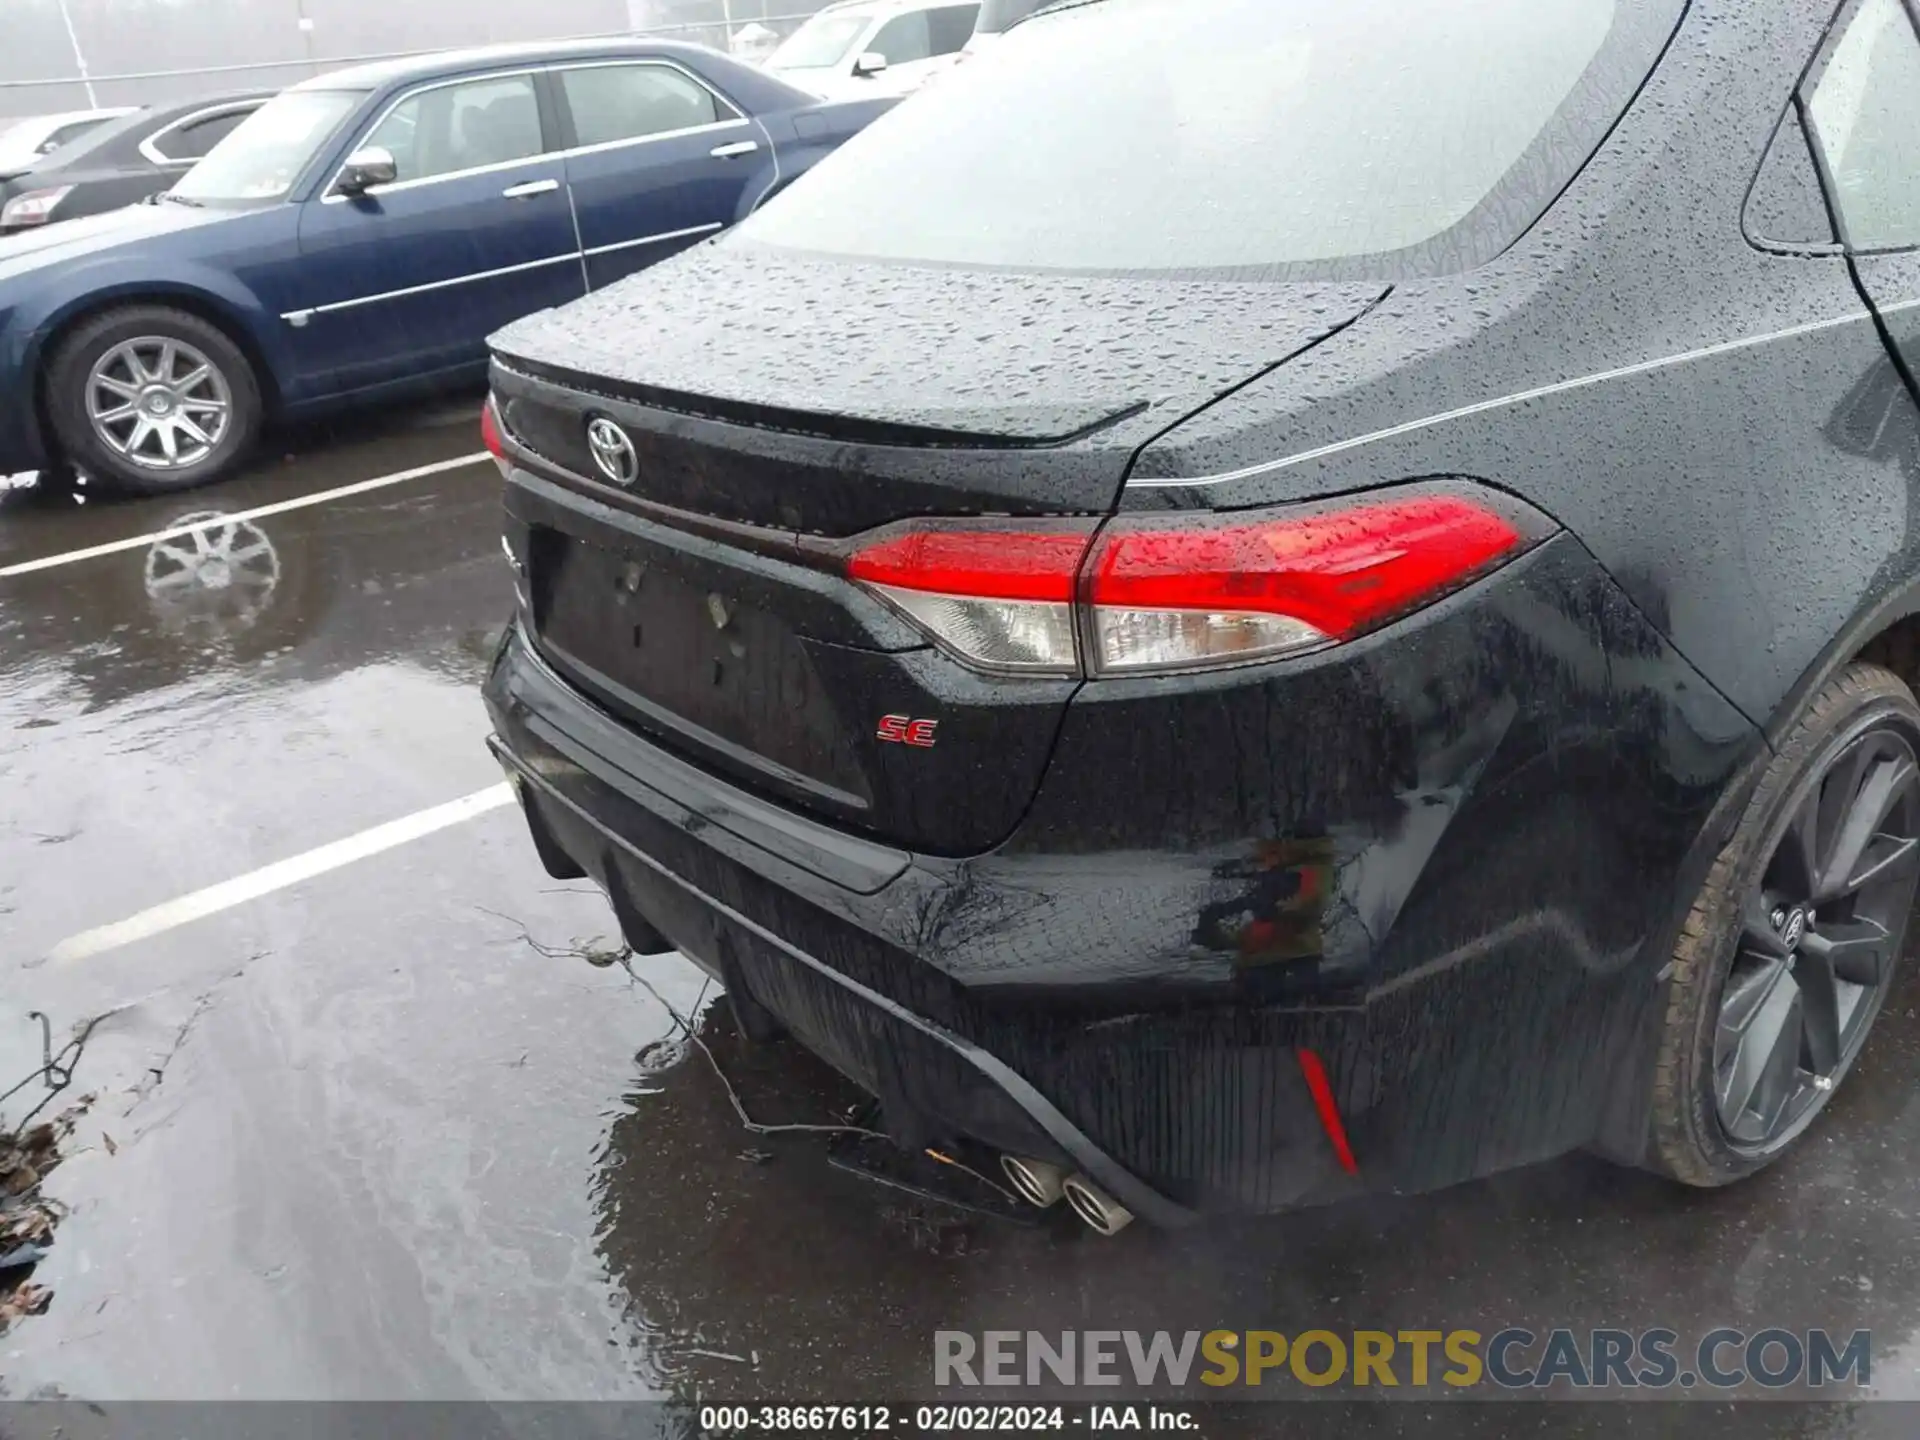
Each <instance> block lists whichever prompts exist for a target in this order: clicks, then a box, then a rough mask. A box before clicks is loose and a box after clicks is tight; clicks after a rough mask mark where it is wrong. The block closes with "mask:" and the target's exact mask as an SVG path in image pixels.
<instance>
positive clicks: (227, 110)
mask: <svg viewBox="0 0 1920 1440" xmlns="http://www.w3.org/2000/svg"><path fill="white" fill-rule="evenodd" d="M266 103H267V102H266V101H265V100H240V101H232V100H230V101H228V102H227V103H225V104H223V105H209V106H207V107H206V108H205V109H204V110H195V111H193V112H192V113H191V114H188V115H182V116H181V117H180V118H179V119H178V120H175V121H174V122H173V123H172V124H171V125H162V126H161V127H160V128H159V129H158V130H156V131H154V132H153V133H152V134H151V135H149V136H147V138H146V139H144V140H142V141H141V142H140V144H139V145H138V146H137V147H135V148H137V149H138V150H139V151H140V154H141V155H142V157H144V158H145V159H147V160H151V161H152V162H153V163H154V164H155V165H159V166H161V167H163V168H166V167H171V166H174V165H196V164H198V163H199V160H197V159H194V158H192V157H183V158H178V159H176V158H175V157H174V156H172V155H169V154H167V153H166V152H165V151H164V150H162V149H161V148H160V142H161V141H162V140H163V139H165V138H166V137H167V136H169V135H171V134H173V132H174V131H176V130H184V129H185V128H186V127H187V126H189V125H194V124H197V123H198V122H200V121H202V120H217V119H219V118H220V117H221V116H222V115H233V114H237V113H239V112H241V111H245V112H246V113H247V114H249V115H251V114H252V113H253V112H254V111H255V110H258V109H259V108H260V107H261V106H262V105H265V104H266ZM204 158H205V157H204V156H202V157H200V159H204Z"/></svg>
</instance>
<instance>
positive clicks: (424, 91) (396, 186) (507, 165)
mask: <svg viewBox="0 0 1920 1440" xmlns="http://www.w3.org/2000/svg"><path fill="white" fill-rule="evenodd" d="M546 68H547V67H546V66H544V65H521V66H518V67H516V68H515V69H512V70H489V71H486V72H485V73H484V74H479V75H455V76H452V77H451V78H449V79H444V80H427V81H423V82H422V83H421V84H418V85H415V86H414V87H413V88H412V89H410V90H403V91H401V92H400V93H399V94H398V95H396V96H394V97H393V99H392V100H390V101H389V102H388V103H387V107H386V109H384V110H382V111H381V112H380V113H379V114H378V115H377V116H375V117H374V120H373V123H372V124H371V125H368V126H366V127H365V128H364V129H363V130H361V132H360V134H359V136H358V138H356V139H355V140H354V142H353V144H351V145H349V146H348V147H347V157H349V158H350V157H351V156H352V155H353V153H354V152H355V151H357V150H359V149H361V148H362V147H364V146H365V145H366V143H367V141H369V140H370V139H372V138H373V136H374V134H375V133H376V132H377V131H378V130H379V129H380V127H381V126H382V125H384V124H386V123H387V119H388V117H389V116H391V115H392V114H393V112H394V111H396V110H398V109H399V108H400V107H401V106H402V105H404V104H406V103H407V102H408V101H409V100H412V99H414V98H415V97H416V96H420V95H429V94H432V93H433V92H434V91H435V90H450V89H452V88H453V87H454V86H456V85H482V84H485V83H486V82H487V81H490V80H517V79H519V78H520V77H521V76H525V77H526V78H527V80H528V81H529V83H531V84H532V85H533V90H534V100H535V103H536V104H537V103H538V101H539V98H540V86H539V76H540V72H541V71H542V70H544V69H546ZM545 136H546V121H545V117H544V116H543V117H542V119H541V138H542V139H545ZM562 153H563V152H561V151H559V150H542V151H541V152H540V153H539V154H537V155H525V156H522V157H521V158H519V159H517V160H499V161H496V162H494V163H493V164H491V165H474V166H470V167H469V168H467V169H465V170H448V171H446V172H444V173H442V174H439V175H425V176H422V177H421V178H420V179H418V180H396V181H394V183H393V184H391V185H375V186H372V187H371V188H369V189H367V190H364V191H362V192H361V193H362V194H364V195H391V194H393V193H394V192H395V191H397V190H413V189H417V188H418V187H420V186H423V185H438V184H441V183H442V182H443V181H447V180H463V179H465V178H466V177H467V176H469V175H486V174H489V173H491V172H493V171H496V170H511V169H514V168H515V167H517V166H521V165H531V164H533V163H535V162H536V161H539V160H552V159H556V158H557V157H559V156H560V155H561V154H562ZM346 168H347V161H346V158H343V159H342V160H341V162H340V165H339V168H338V169H336V170H335V171H334V172H333V177H332V178H331V179H330V180H328V181H327V184H326V189H325V191H324V192H323V193H322V195H321V202H320V203H321V204H323V205H344V204H345V203H346V202H347V201H348V200H351V199H354V198H356V197H354V196H351V195H339V194H336V193H335V192H334V188H333V187H334V186H336V185H338V184H339V183H340V176H341V174H342V173H343V172H344V171H345V170H346Z"/></svg>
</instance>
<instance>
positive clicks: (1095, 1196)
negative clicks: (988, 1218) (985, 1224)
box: [1000, 1155, 1133, 1237]
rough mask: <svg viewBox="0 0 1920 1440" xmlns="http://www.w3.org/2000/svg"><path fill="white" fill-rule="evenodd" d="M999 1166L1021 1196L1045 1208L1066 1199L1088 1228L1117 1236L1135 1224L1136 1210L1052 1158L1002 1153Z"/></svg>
mask: <svg viewBox="0 0 1920 1440" xmlns="http://www.w3.org/2000/svg"><path fill="white" fill-rule="evenodd" d="M1000 1168H1001V1169H1002V1170H1004V1171H1006V1173H1007V1180H1008V1181H1009V1182H1010V1183H1011V1184H1012V1186H1013V1188H1014V1189H1015V1190H1016V1191H1018V1192H1019V1195H1020V1198H1021V1199H1023V1200H1025V1201H1027V1202H1029V1203H1030V1204H1033V1205H1038V1206H1039V1207H1040V1208H1041V1209H1043V1210H1044V1209H1045V1208H1047V1207H1048V1206H1050V1205H1057V1204H1058V1203H1059V1202H1060V1201H1061V1200H1063V1199H1064V1200H1065V1201H1066V1202H1067V1205H1068V1207H1069V1208H1071V1209H1072V1211H1073V1213H1074V1214H1075V1215H1078V1216H1079V1217H1080V1218H1081V1219H1082V1220H1084V1221H1085V1222H1086V1223H1087V1226H1088V1228H1089V1229H1091V1230H1094V1231H1095V1232H1097V1233H1099V1234H1101V1235H1106V1236H1109V1237H1111V1236H1114V1235H1118V1234H1119V1233H1120V1232H1121V1231H1122V1230H1124V1229H1126V1228H1127V1226H1129V1225H1131V1224H1132V1223H1133V1212H1132V1211H1131V1210H1129V1209H1127V1207H1126V1206H1124V1205H1122V1204H1121V1203H1120V1202H1119V1201H1118V1200H1116V1199H1114V1198H1113V1197H1112V1196H1111V1195H1109V1194H1107V1192H1106V1191H1104V1190H1102V1189H1101V1188H1100V1187H1099V1186H1098V1185H1096V1184H1094V1183H1093V1181H1091V1180H1089V1179H1088V1178H1087V1177H1086V1176H1084V1175H1078V1174H1069V1173H1068V1172H1067V1171H1065V1170H1063V1169H1061V1168H1060V1166H1058V1165H1055V1164H1053V1163H1052V1162H1051V1161H1048V1160H1027V1159H1023V1158H1022V1157H1021V1156H1018V1155H1002V1156H1001V1157H1000Z"/></svg>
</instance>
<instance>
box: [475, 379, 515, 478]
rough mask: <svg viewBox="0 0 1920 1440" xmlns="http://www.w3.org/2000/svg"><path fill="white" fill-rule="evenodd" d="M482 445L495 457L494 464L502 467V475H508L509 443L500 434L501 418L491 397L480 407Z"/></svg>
mask: <svg viewBox="0 0 1920 1440" xmlns="http://www.w3.org/2000/svg"><path fill="white" fill-rule="evenodd" d="M480 443H481V444H482V445H485V446H486V447H487V453H488V454H489V455H491V456H493V463H494V464H496V465H498V466H499V467H500V473H501V474H502V475H504V474H506V473H507V469H508V466H509V464H510V462H509V460H508V458H507V442H506V440H505V439H504V438H503V437H502V436H501V434H500V416H499V413H498V412H497V411H496V410H495V409H494V405H493V397H492V396H491V395H489V396H488V397H487V403H486V404H484V405H482V406H481V407H480Z"/></svg>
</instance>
